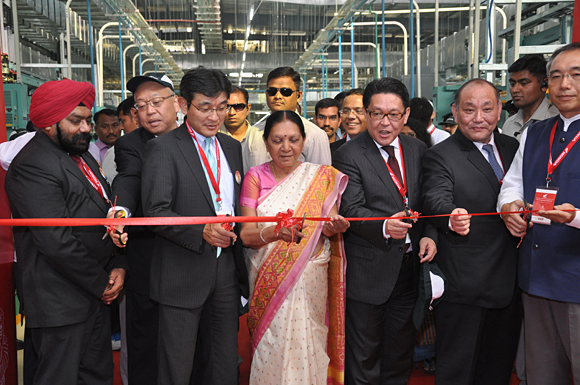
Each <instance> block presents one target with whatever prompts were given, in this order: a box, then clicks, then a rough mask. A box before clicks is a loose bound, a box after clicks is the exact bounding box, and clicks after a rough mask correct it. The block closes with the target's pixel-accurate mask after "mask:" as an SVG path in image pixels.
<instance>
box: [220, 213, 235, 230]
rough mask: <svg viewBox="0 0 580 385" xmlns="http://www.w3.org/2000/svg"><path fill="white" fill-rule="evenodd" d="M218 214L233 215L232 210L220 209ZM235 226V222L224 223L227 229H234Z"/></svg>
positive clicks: (222, 215) (221, 215)
mask: <svg viewBox="0 0 580 385" xmlns="http://www.w3.org/2000/svg"><path fill="white" fill-rule="evenodd" d="M216 214H217V216H218V217H231V216H232V212H231V211H227V210H220V211H218V212H217V213H216ZM234 226H235V223H228V222H226V223H222V228H223V229H224V230H227V231H233V229H234Z"/></svg>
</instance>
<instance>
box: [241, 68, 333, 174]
mask: <svg viewBox="0 0 580 385" xmlns="http://www.w3.org/2000/svg"><path fill="white" fill-rule="evenodd" d="M267 85H268V87H267V88H266V103H267V104H268V107H269V108H270V111H272V112H273V111H284V110H288V111H296V108H297V105H298V103H299V102H300V100H301V99H302V92H301V91H300V74H299V73H298V72H297V71H296V70H295V69H294V68H292V67H278V68H276V69H274V70H273V71H271V72H270V73H269V74H268V81H267ZM301 118H302V122H303V123H304V130H305V131H306V139H305V142H304V152H302V154H301V155H300V157H299V160H300V161H305V162H310V163H315V164H323V165H330V163H331V161H332V159H331V156H330V148H329V146H328V137H327V136H326V134H325V133H324V131H322V130H321V129H320V128H318V126H316V124H314V123H312V122H311V121H309V120H307V119H304V118H303V117H301ZM265 125H266V120H265V119H264V120H262V121H261V122H260V123H258V124H256V127H257V128H258V129H257V130H255V131H251V132H250V133H249V134H248V136H247V140H246V141H245V143H243V144H242V154H243V157H244V171H248V170H249V169H250V168H251V167H254V166H258V165H260V164H262V163H266V162H268V161H270V160H272V157H271V156H270V154H269V153H268V151H267V150H266V144H265V143H264V138H263V137H262V136H263V134H264V127H265Z"/></svg>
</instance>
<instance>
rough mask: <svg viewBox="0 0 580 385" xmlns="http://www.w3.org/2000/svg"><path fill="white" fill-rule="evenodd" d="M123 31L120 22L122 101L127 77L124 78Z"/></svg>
mask: <svg viewBox="0 0 580 385" xmlns="http://www.w3.org/2000/svg"><path fill="white" fill-rule="evenodd" d="M122 36H123V31H121V22H120V21H119V56H121V60H120V62H121V99H123V98H124V97H125V77H124V76H123V59H124V57H123V39H122Z"/></svg>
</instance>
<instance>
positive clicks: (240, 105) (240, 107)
mask: <svg viewBox="0 0 580 385" xmlns="http://www.w3.org/2000/svg"><path fill="white" fill-rule="evenodd" d="M247 106H248V105H247V104H244V103H236V104H228V108H230V109H231V108H233V109H234V110H236V112H242V111H243V110H244V109H245V108H246V107H247Z"/></svg>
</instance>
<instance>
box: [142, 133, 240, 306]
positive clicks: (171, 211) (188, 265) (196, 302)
mask: <svg viewBox="0 0 580 385" xmlns="http://www.w3.org/2000/svg"><path fill="white" fill-rule="evenodd" d="M217 139H218V140H219V143H220V145H221V147H222V149H223V152H224V155H225V157H224V158H225V160H227V162H228V164H229V166H230V169H231V171H232V176H234V175H235V174H236V172H239V174H240V175H243V165H242V152H241V147H240V143H239V142H238V141H236V140H235V139H232V138H230V137H229V136H227V135H224V134H221V133H218V134H217ZM224 158H222V161H223V160H224ZM141 188H142V196H143V210H144V212H145V215H147V216H152V217H176V216H215V215H216V212H215V209H214V205H213V201H212V198H211V193H210V190H209V189H210V187H209V185H208V183H207V180H206V178H205V175H204V171H203V166H202V164H201V162H200V160H199V155H198V152H197V148H196V146H195V144H194V143H193V140H192V138H191V135H190V134H189V132H188V131H187V127H186V125H185V124H183V125H181V126H180V127H179V128H177V129H175V130H173V131H171V132H169V133H167V134H164V135H162V136H160V137H159V138H156V139H155V140H151V141H149V142H148V143H147V145H146V146H145V163H144V166H143V180H142V186H141ZM240 188H241V181H240V183H237V182H236V181H235V180H234V189H235V215H240V206H239V198H240ZM204 226H205V225H203V224H201V225H191V226H156V227H154V228H153V231H154V232H155V233H156V235H157V236H156V238H155V247H154V251H153V260H152V265H151V298H152V299H153V300H155V301H157V302H159V303H162V304H165V305H169V306H175V307H182V308H189V309H194V308H198V307H199V306H201V305H203V303H204V302H205V300H206V299H207V297H208V296H209V293H210V291H211V288H212V285H213V282H214V279H215V270H216V266H217V258H216V248H215V247H212V246H211V245H210V244H208V243H207V242H206V241H205V239H203V228H204ZM239 229H240V226H239V225H236V227H235V231H236V232H238V233H239ZM229 252H231V253H233V257H234V260H235V263H236V267H237V271H238V277H237V279H238V280H239V282H240V285H241V288H242V295H244V296H245V297H246V298H248V291H249V289H248V276H247V270H246V265H245V262H244V257H243V253H242V246H241V242H240V239H239V238H238V241H237V242H236V244H235V245H234V246H232V247H229V248H228V250H223V251H222V255H220V258H230V257H231V256H230V255H228V254H229ZM232 279H236V277H232Z"/></svg>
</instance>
